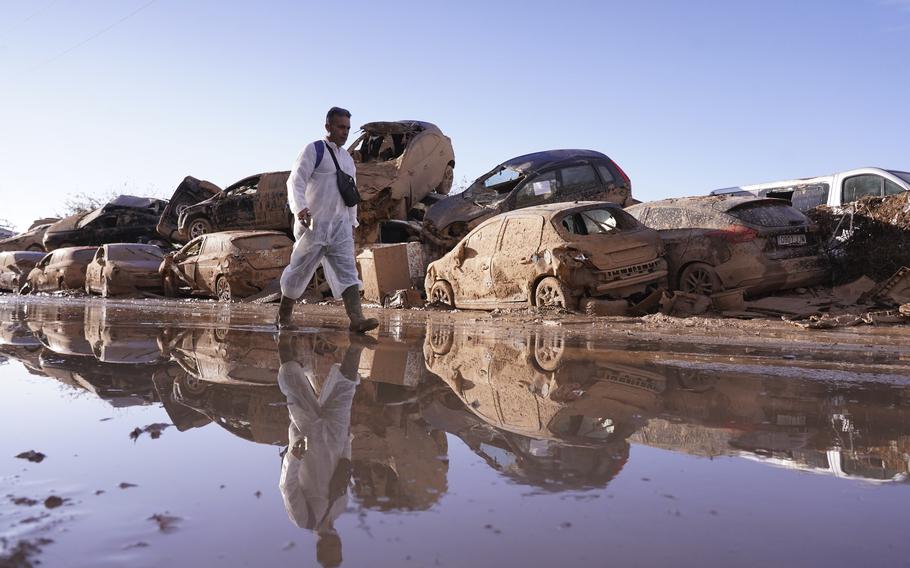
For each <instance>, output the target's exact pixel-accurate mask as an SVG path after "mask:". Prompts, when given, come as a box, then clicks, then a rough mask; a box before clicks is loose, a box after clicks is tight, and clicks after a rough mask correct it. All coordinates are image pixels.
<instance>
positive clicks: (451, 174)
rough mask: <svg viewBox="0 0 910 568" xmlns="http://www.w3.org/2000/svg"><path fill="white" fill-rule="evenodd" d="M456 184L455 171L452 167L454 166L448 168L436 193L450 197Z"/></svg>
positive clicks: (450, 165) (449, 165)
mask: <svg viewBox="0 0 910 568" xmlns="http://www.w3.org/2000/svg"><path fill="white" fill-rule="evenodd" d="M454 182H455V169H454V168H453V167H452V164H448V165H447V166H446V170H445V172H443V174H442V181H441V182H439V185H437V186H436V193H438V194H440V195H448V194H449V192H450V191H452V184H453V183H454Z"/></svg>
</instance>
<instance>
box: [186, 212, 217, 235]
mask: <svg viewBox="0 0 910 568" xmlns="http://www.w3.org/2000/svg"><path fill="white" fill-rule="evenodd" d="M211 232H212V223H211V221H209V220H208V219H206V218H205V217H196V218H195V219H193V220H192V221H190V222H189V223H187V233H188V234H189V239H188V240H190V241H191V240H193V239H195V238H196V237H198V236H200V235H205V234H208V233H211Z"/></svg>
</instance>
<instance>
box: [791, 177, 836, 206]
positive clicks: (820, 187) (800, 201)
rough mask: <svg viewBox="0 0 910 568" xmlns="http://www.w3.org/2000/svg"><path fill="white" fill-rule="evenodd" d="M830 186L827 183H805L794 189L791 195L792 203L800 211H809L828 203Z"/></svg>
mask: <svg viewBox="0 0 910 568" xmlns="http://www.w3.org/2000/svg"><path fill="white" fill-rule="evenodd" d="M829 189H830V186H829V185H828V184H827V183H818V184H813V185H804V186H800V187H797V188H796V189H794V190H793V195H792V196H791V197H790V203H791V204H792V205H793V207H796V208H797V209H799V210H800V211H808V210H809V209H813V208H815V207H818V206H819V205H825V204H826V203H828V191H829Z"/></svg>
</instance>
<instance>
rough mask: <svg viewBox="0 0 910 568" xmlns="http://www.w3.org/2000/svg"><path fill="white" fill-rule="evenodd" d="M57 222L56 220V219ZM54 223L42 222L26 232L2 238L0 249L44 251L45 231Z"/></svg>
mask: <svg viewBox="0 0 910 568" xmlns="http://www.w3.org/2000/svg"><path fill="white" fill-rule="evenodd" d="M54 222H56V221H54ZM52 224H53V223H42V224H40V225H37V226H33V227H32V228H30V229H29V230H27V231H25V232H24V233H19V234H18V235H13V236H11V237H7V238H5V239H0V251H9V252H12V251H23V250H27V251H32V252H45V251H44V233H45V231H47V229H48V227H50V226H51V225H52Z"/></svg>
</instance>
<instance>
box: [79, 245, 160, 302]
mask: <svg viewBox="0 0 910 568" xmlns="http://www.w3.org/2000/svg"><path fill="white" fill-rule="evenodd" d="M163 259H164V253H163V252H162V251H161V249H160V248H158V247H157V246H155V245H140V244H115V245H103V246H100V247H98V250H97V252H95V257H94V258H93V259H92V262H91V263H89V265H88V268H86V271H85V291H86V293H88V294H92V293H96V294H101V295H102V296H103V297H105V298H107V297H108V296H117V295H122V294H132V293H136V292H139V291H147V292H160V291H161V274H160V273H159V272H158V268H159V267H160V266H161V261H162V260H163Z"/></svg>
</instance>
